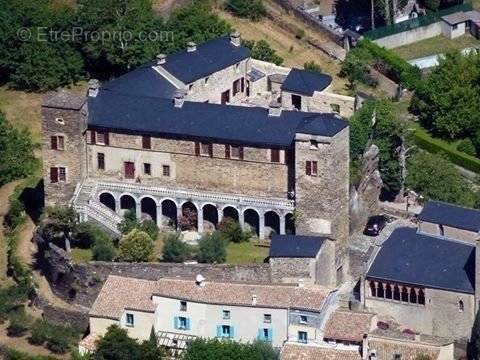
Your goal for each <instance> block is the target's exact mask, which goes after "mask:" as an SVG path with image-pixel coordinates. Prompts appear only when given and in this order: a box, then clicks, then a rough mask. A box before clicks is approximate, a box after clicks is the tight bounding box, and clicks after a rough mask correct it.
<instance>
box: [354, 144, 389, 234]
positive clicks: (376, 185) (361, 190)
mask: <svg viewBox="0 0 480 360" xmlns="http://www.w3.org/2000/svg"><path fill="white" fill-rule="evenodd" d="M378 162H379V149H378V147H377V146H376V145H373V144H372V145H370V147H369V148H368V149H367V151H366V152H365V153H364V154H363V160H362V166H361V170H360V171H361V180H360V183H359V184H358V185H357V186H356V187H353V188H352V190H351V192H350V229H351V230H356V229H358V228H360V227H361V226H363V225H364V224H365V222H366V221H367V219H368V217H369V216H370V215H371V214H373V213H374V212H376V211H378V205H379V204H378V201H379V198H380V192H381V190H382V187H383V182H382V178H381V176H380V171H379V170H378Z"/></svg>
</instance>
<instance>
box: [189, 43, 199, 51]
mask: <svg viewBox="0 0 480 360" xmlns="http://www.w3.org/2000/svg"><path fill="white" fill-rule="evenodd" d="M195 51H197V44H195V43H194V42H193V41H189V42H188V43H187V52H195Z"/></svg>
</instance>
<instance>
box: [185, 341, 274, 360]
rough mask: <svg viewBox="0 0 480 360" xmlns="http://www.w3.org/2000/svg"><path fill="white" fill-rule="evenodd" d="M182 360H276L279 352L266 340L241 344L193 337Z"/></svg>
mask: <svg viewBox="0 0 480 360" xmlns="http://www.w3.org/2000/svg"><path fill="white" fill-rule="evenodd" d="M182 359H183V360H204V359H218V360H229V359H237V360H277V359H279V353H278V351H277V350H275V349H273V348H272V345H271V344H269V343H266V342H254V343H251V344H242V343H238V342H234V341H228V340H227V341H222V340H218V339H212V340H206V339H195V340H194V341H192V343H191V344H190V346H189V347H188V349H187V350H186V351H185V352H184V354H183V356H182Z"/></svg>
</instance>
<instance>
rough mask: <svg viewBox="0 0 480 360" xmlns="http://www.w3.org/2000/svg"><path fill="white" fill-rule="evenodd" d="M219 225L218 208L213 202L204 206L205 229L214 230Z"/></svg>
mask: <svg viewBox="0 0 480 360" xmlns="http://www.w3.org/2000/svg"><path fill="white" fill-rule="evenodd" d="M217 226H218V209H217V207H216V206H213V205H212V204H206V205H204V206H203V231H214V230H215V229H216V228H217Z"/></svg>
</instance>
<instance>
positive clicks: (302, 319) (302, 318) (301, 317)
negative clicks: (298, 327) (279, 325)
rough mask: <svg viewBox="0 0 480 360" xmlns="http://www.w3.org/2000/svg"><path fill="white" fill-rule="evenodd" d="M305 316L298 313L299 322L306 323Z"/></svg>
mask: <svg viewBox="0 0 480 360" xmlns="http://www.w3.org/2000/svg"><path fill="white" fill-rule="evenodd" d="M307 320H308V319H307V316H306V315H300V323H302V324H306V323H307Z"/></svg>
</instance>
